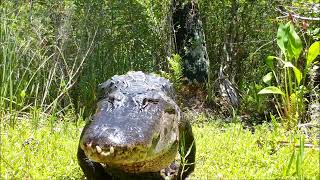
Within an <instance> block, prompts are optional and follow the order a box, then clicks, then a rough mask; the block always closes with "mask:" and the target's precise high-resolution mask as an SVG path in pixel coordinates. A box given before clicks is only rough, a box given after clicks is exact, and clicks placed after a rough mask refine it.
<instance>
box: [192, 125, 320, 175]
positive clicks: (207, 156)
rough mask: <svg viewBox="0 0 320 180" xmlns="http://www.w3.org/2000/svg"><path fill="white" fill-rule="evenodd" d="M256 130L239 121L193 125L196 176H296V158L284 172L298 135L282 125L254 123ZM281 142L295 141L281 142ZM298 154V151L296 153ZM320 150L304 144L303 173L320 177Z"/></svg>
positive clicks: (296, 143) (297, 142) (296, 149)
mask: <svg viewBox="0 0 320 180" xmlns="http://www.w3.org/2000/svg"><path fill="white" fill-rule="evenodd" d="M255 128H256V130H255V133H254V134H253V133H252V132H250V131H249V130H247V129H244V128H243V126H242V125H241V124H240V123H232V124H223V123H221V122H220V123H218V122H215V123H209V124H205V125H203V126H201V127H199V126H194V134H195V136H196V143H197V155H196V169H195V173H194V174H193V177H197V178H201V179H202V178H206V179H214V178H227V179H230V178H241V179H248V178H249V179H257V178H258V179H267V178H268V179H269V178H284V177H285V178H288V177H295V176H296V172H295V171H296V170H295V167H296V159H294V163H293V165H292V167H291V168H290V171H289V173H288V175H287V176H284V173H285V172H286V170H287V168H288V163H289V160H290V157H291V155H292V152H293V151H296V152H297V151H298V148H296V147H294V145H298V144H299V141H298V140H299V137H300V136H301V135H299V134H298V133H294V132H286V131H284V130H283V129H277V130H274V129H273V128H271V127H270V125H269V124H263V125H259V126H256V127H255ZM280 142H292V143H289V144H286V145H284V144H281V143H280ZM295 154H297V153H295ZM319 155H320V154H319V150H316V149H312V148H305V154H304V160H303V163H302V171H303V176H304V177H308V178H315V179H316V178H318V179H319V178H320V177H319Z"/></svg>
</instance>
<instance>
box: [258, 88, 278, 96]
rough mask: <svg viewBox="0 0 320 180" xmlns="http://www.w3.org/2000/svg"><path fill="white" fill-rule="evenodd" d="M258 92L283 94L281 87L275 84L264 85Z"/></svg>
mask: <svg viewBox="0 0 320 180" xmlns="http://www.w3.org/2000/svg"><path fill="white" fill-rule="evenodd" d="M258 94H281V95H282V96H284V93H283V92H282V91H281V89H279V88H277V87H275V86H269V87H266V88H264V89H262V90H261V91H259V92H258Z"/></svg>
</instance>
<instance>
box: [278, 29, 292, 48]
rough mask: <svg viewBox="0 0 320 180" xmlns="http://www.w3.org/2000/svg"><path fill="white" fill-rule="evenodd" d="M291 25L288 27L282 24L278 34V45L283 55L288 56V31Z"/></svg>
mask: <svg viewBox="0 0 320 180" xmlns="http://www.w3.org/2000/svg"><path fill="white" fill-rule="evenodd" d="M289 30H290V29H289V24H288V23H287V24H286V25H283V24H280V26H279V28H278V33H277V44H278V46H279V48H280V49H281V51H282V53H283V54H286V46H287V43H288V36H287V34H288V31H289Z"/></svg>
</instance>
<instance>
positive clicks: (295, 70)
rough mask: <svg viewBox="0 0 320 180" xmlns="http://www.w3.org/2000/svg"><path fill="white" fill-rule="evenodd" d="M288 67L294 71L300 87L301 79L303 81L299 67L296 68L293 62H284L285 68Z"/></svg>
mask: <svg viewBox="0 0 320 180" xmlns="http://www.w3.org/2000/svg"><path fill="white" fill-rule="evenodd" d="M288 67H290V68H292V69H293V72H294V75H295V77H296V80H297V83H298V86H300V82H301V79H302V73H301V71H300V70H299V69H298V68H297V67H295V66H294V65H293V64H292V63H291V62H288V61H284V68H288Z"/></svg>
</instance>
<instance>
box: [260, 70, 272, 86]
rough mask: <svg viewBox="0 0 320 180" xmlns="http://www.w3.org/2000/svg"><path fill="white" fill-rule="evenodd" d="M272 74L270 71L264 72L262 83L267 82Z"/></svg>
mask: <svg viewBox="0 0 320 180" xmlns="http://www.w3.org/2000/svg"><path fill="white" fill-rule="evenodd" d="M272 77H273V74H272V72H269V73H268V74H266V75H265V76H263V78H262V80H263V82H264V83H266V84H269V83H270V82H271V80H272Z"/></svg>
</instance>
